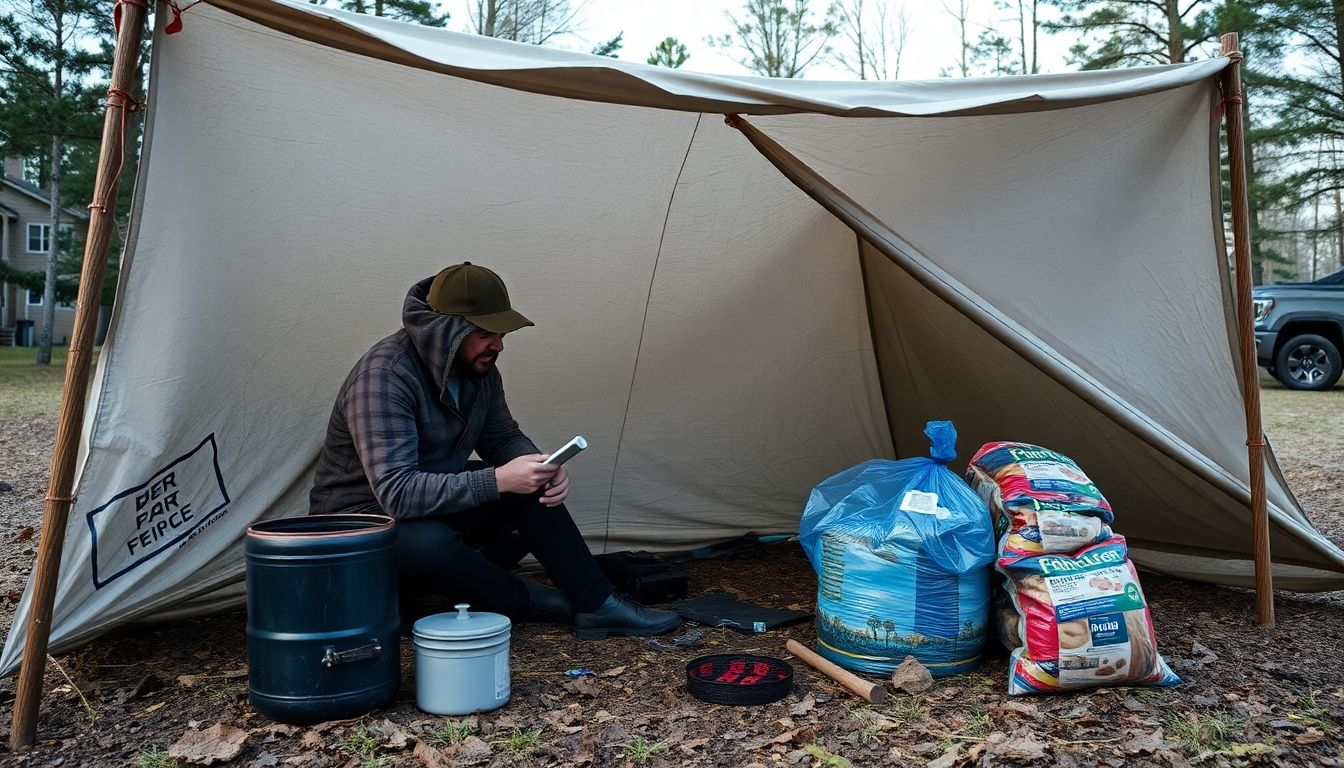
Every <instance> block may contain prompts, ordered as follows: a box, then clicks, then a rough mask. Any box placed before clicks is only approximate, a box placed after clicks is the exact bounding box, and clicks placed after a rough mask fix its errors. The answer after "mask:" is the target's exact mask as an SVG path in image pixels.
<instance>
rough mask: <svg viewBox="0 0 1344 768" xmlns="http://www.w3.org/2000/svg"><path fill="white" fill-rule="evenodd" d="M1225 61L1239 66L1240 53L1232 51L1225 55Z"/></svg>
mask: <svg viewBox="0 0 1344 768" xmlns="http://www.w3.org/2000/svg"><path fill="white" fill-rule="evenodd" d="M1227 60H1228V61H1230V62H1232V63H1233V64H1240V63H1241V60H1242V55H1241V51H1232V52H1231V53H1229V54H1227Z"/></svg>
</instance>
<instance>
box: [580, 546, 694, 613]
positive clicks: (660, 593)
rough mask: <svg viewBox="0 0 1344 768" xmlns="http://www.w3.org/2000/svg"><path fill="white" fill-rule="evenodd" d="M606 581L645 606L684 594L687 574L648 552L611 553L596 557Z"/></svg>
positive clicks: (688, 580)
mask: <svg viewBox="0 0 1344 768" xmlns="http://www.w3.org/2000/svg"><path fill="white" fill-rule="evenodd" d="M597 565H598V567H599V568H601V569H602V573H603V574H604V575H606V577H607V581H610V582H611V585H612V586H613V587H615V588H616V591H618V592H623V593H625V594H627V595H629V596H630V597H633V598H634V599H636V600H638V601H639V602H641V603H644V604H645V605H648V604H650V603H665V602H667V601H668V600H679V599H681V598H683V597H685V596H686V588H687V585H688V584H689V583H690V576H689V575H688V574H687V573H686V572H685V571H683V570H679V569H678V568H676V567H675V566H673V565H671V564H670V563H668V562H667V561H666V560H664V559H663V558H661V557H659V556H658V555H655V554H652V553H650V552H612V553H609V554H605V555H598V556H597Z"/></svg>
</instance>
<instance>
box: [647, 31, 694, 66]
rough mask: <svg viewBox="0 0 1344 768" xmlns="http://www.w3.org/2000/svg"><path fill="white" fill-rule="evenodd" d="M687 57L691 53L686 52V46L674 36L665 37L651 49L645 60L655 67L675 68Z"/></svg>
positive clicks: (683, 62) (684, 61) (689, 56)
mask: <svg viewBox="0 0 1344 768" xmlns="http://www.w3.org/2000/svg"><path fill="white" fill-rule="evenodd" d="M689 58H691V55H690V54H689V53H687V52H686V46H685V45H684V44H683V43H682V42H681V41H679V40H677V38H675V37H667V38H664V39H663V42H661V43H659V44H658V47H657V48H654V49H653V53H651V54H649V58H648V59H647V61H648V63H650V64H652V65H654V66H657V67H668V68H669V69H677V68H679V67H681V65H682V64H685V63H686V60H687V59H689Z"/></svg>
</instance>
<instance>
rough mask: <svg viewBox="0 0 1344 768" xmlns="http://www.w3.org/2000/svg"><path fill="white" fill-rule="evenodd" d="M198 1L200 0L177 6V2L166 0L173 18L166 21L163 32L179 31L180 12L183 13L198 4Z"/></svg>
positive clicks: (172, 33) (174, 32) (180, 25)
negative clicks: (166, 24)
mask: <svg viewBox="0 0 1344 768" xmlns="http://www.w3.org/2000/svg"><path fill="white" fill-rule="evenodd" d="M200 3H201V0H195V2H192V3H187V4H186V5H185V6H179V5H178V4H177V3H175V2H173V0H168V10H169V11H170V12H172V14H173V20H172V21H170V22H168V26H166V27H164V28H163V33H164V34H165V35H175V34H177V33H178V32H181V31H182V14H183V13H185V12H186V11H187V10H188V9H189V8H191V7H193V6H196V5H199V4H200Z"/></svg>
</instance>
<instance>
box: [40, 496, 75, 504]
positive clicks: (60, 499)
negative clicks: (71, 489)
mask: <svg viewBox="0 0 1344 768" xmlns="http://www.w3.org/2000/svg"><path fill="white" fill-rule="evenodd" d="M76 498H77V497H75V496H48V497H47V499H46V500H47V502H48V503H51V502H53V501H54V502H56V503H57V504H74V503H75V499H76Z"/></svg>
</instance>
